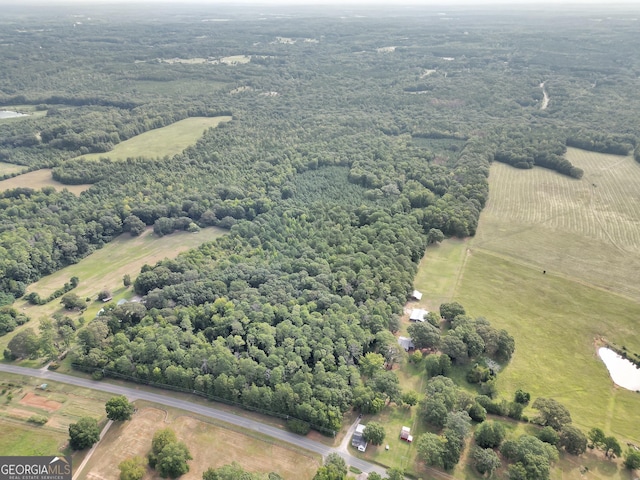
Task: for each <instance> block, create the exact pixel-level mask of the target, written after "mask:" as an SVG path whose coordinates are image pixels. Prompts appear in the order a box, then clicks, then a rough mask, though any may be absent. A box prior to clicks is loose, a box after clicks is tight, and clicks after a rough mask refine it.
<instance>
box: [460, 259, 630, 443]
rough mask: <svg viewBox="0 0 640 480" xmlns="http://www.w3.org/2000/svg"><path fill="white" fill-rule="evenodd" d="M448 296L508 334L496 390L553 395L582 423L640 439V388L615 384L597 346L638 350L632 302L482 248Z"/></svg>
mask: <svg viewBox="0 0 640 480" xmlns="http://www.w3.org/2000/svg"><path fill="white" fill-rule="evenodd" d="M454 298H455V299H456V300H457V301H459V302H460V303H462V304H463V305H464V306H465V307H466V309H467V310H468V312H469V313H470V314H471V315H473V316H484V317H486V318H488V319H489V320H490V321H491V323H492V325H494V326H495V327H498V328H505V329H506V330H508V331H509V332H510V333H511V334H512V335H513V336H514V338H515V340H516V351H515V354H514V356H513V359H512V361H511V363H510V364H509V366H508V367H507V368H506V369H504V370H503V372H501V373H500V375H499V376H498V387H499V390H500V391H501V392H504V394H505V395H507V396H511V395H513V392H514V391H515V390H516V389H518V388H522V389H524V390H526V391H528V392H530V393H531V396H532V397H534V398H535V397H538V396H546V397H553V398H555V399H556V400H558V401H560V402H561V403H563V404H565V405H566V406H567V407H568V408H569V410H570V411H571V414H572V417H573V419H574V423H576V424H577V425H578V426H580V427H582V428H583V429H589V428H591V427H596V426H597V427H600V428H603V429H604V430H605V431H606V432H608V433H610V434H615V435H616V436H617V437H618V438H619V439H620V440H631V441H634V442H636V443H638V442H640V417H639V416H638V415H637V412H638V411H640V394H638V393H635V392H630V391H627V390H624V389H622V388H618V387H616V386H614V384H613V382H612V381H611V379H610V377H609V374H608V372H607V369H606V368H605V366H604V363H602V361H600V359H599V357H598V356H597V352H596V342H597V340H598V339H600V338H606V339H608V340H610V341H613V342H616V343H618V344H619V345H625V346H626V347H627V348H628V349H629V350H630V351H631V352H640V338H638V336H637V335H636V333H635V332H637V323H638V318H640V305H639V304H637V303H635V302H632V301H630V300H627V299H625V298H623V297H619V296H616V295H613V294H610V293H608V292H605V291H602V290H599V289H595V288H591V287H587V286H584V285H582V284H580V283H577V282H572V281H570V280H567V279H565V278H563V277H556V276H553V275H549V274H547V275H543V274H542V272H541V271H539V270H537V269H533V268H529V267H526V266H522V265H518V264H516V263H513V262H510V261H508V260H506V259H503V258H500V257H496V256H494V255H491V254H488V253H485V252H481V251H477V252H473V253H472V254H471V258H470V259H469V260H468V261H467V264H466V267H465V271H464V276H463V278H462V281H461V284H460V286H459V288H458V290H457V292H456V295H455V296H454Z"/></svg>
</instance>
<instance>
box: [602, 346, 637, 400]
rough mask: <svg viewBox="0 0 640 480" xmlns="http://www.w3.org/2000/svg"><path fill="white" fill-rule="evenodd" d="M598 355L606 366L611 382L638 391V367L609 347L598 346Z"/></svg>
mask: <svg viewBox="0 0 640 480" xmlns="http://www.w3.org/2000/svg"><path fill="white" fill-rule="evenodd" d="M598 355H600V358H601V359H602V361H603V362H604V364H605V365H606V366H607V370H609V375H610V376H611V380H613V383H615V384H616V385H619V386H621V387H622V388H626V389H627V390H632V391H640V368H638V367H636V366H635V365H634V364H633V363H631V362H630V361H629V360H627V359H626V358H622V357H621V356H620V355H618V354H617V353H616V352H614V351H613V350H611V349H610V348H606V347H602V348H599V349H598Z"/></svg>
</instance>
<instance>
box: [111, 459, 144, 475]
mask: <svg viewBox="0 0 640 480" xmlns="http://www.w3.org/2000/svg"><path fill="white" fill-rule="evenodd" d="M118 468H119V469H120V480H141V479H142V477H144V474H145V473H146V471H147V460H146V459H145V458H142V457H138V456H136V457H131V458H127V459H126V460H123V461H122V462H120V464H119V465H118Z"/></svg>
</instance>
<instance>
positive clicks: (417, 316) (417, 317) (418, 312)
mask: <svg viewBox="0 0 640 480" xmlns="http://www.w3.org/2000/svg"><path fill="white" fill-rule="evenodd" d="M428 314H429V312H428V311H427V310H423V309H422V308H414V309H413V310H411V315H409V320H410V321H412V322H424V317H426V316H427V315H428Z"/></svg>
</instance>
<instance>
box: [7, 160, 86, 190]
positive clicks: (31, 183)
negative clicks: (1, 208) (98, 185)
mask: <svg viewBox="0 0 640 480" xmlns="http://www.w3.org/2000/svg"><path fill="white" fill-rule="evenodd" d="M4 165H7V164H4ZM16 166H18V167H20V166H19V165H16ZM0 168H2V166H1V165H0ZM20 168H21V169H22V168H24V167H20ZM18 171H19V170H18ZM0 173H2V170H0ZM5 173H8V172H5ZM90 186H91V185H64V184H63V183H60V182H58V181H56V180H54V179H53V178H52V177H51V169H50V168H43V169H41V170H35V171H33V172H29V173H23V174H22V175H18V176H17V177H13V178H8V179H6V180H2V181H0V192H3V191H5V190H10V189H12V188H18V187H23V188H33V189H34V190H39V189H41V188H44V187H53V188H55V189H56V190H58V191H59V190H62V189H64V188H66V189H67V190H69V191H70V192H71V193H75V194H76V195H80V194H81V193H82V192H84V191H85V190H87V189H88V188H89V187H90Z"/></svg>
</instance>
